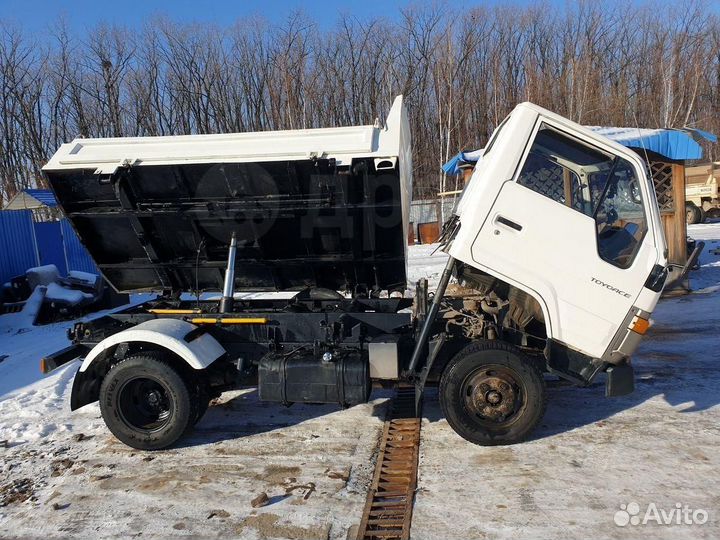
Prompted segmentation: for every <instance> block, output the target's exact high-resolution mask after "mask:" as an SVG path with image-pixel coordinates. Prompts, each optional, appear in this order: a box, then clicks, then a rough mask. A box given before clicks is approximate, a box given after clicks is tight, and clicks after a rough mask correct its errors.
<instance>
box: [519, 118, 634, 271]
mask: <svg viewBox="0 0 720 540" xmlns="http://www.w3.org/2000/svg"><path fill="white" fill-rule="evenodd" d="M518 183H519V184H520V185H522V186H525V187H526V188H528V189H531V190H533V191H535V192H537V193H539V194H541V195H544V196H545V197H548V198H550V199H552V200H554V201H556V202H558V203H559V204H562V205H564V206H567V207H569V208H572V209H574V210H576V211H578V212H581V213H582V214H585V215H586V216H588V217H591V218H593V219H595V223H596V229H597V246H598V253H599V255H600V257H601V258H602V259H603V260H605V261H607V262H609V263H610V264H613V265H615V266H618V267H620V268H628V267H629V266H630V265H631V264H632V261H633V260H634V258H635V255H636V253H637V251H638V249H639V247H640V243H641V241H642V238H643V236H644V235H645V233H646V232H647V221H646V219H645V213H644V209H643V202H642V196H641V194H640V189H639V183H638V178H637V177H636V173H635V169H634V167H633V166H632V164H631V163H630V162H629V161H627V160H625V159H622V158H620V157H617V156H614V155H612V154H609V153H606V152H604V151H602V150H599V149H597V148H594V147H592V146H589V145H587V144H585V143H582V142H580V141H578V140H575V139H573V138H572V137H569V136H568V135H565V134H563V133H561V132H559V131H558V130H556V129H554V128H552V127H550V126H548V125H546V124H541V126H540V129H539V130H538V132H537V135H536V136H535V140H534V141H533V144H532V146H531V147H530V151H529V153H528V156H527V158H526V159H525V163H524V164H523V166H522V169H521V170H520V174H519V177H518Z"/></svg>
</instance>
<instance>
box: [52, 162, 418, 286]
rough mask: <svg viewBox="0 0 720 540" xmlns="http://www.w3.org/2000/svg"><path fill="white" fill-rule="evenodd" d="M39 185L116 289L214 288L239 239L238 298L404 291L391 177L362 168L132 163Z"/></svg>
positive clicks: (67, 174)
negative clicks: (314, 290)
mask: <svg viewBox="0 0 720 540" xmlns="http://www.w3.org/2000/svg"><path fill="white" fill-rule="evenodd" d="M47 176H48V180H49V183H50V185H51V187H52V188H53V190H54V192H55V194H56V196H57V199H58V202H59V203H60V205H61V206H62V208H63V210H64V211H65V213H66V215H67V217H68V218H69V220H70V222H71V223H72V224H73V226H74V227H75V230H76V231H77V233H78V235H79V236H80V239H81V241H82V242H83V244H84V245H85V246H86V247H87V249H88V251H89V252H90V254H91V255H92V257H93V259H94V260H95V262H96V264H97V265H98V267H99V268H100V270H101V271H102V273H103V274H104V276H105V277H106V279H107V280H108V281H109V282H110V283H111V284H112V285H113V286H114V287H115V288H116V289H117V290H118V291H134V290H144V289H152V290H160V289H165V290H175V291H193V290H196V288H199V289H200V290H218V289H220V288H222V282H223V275H224V269H225V265H226V260H227V246H228V244H229V241H230V238H231V236H232V234H233V233H235V234H236V235H237V238H238V251H237V263H236V268H235V288H236V290H293V289H303V288H306V287H326V288H329V289H334V290H349V291H355V290H356V289H358V288H359V289H365V288H366V289H368V290H373V289H375V290H403V289H404V288H405V283H406V276H405V242H406V235H405V232H404V230H403V224H402V208H401V202H400V201H401V194H400V183H399V176H398V171H397V168H396V169H394V170H383V171H376V170H375V166H374V162H373V160H372V159H359V160H354V161H353V163H352V165H351V166H346V167H338V166H336V164H335V161H334V160H327V159H307V160H300V161H277V162H265V163H216V164H184V165H182V164H176V165H140V166H134V167H126V168H121V169H119V170H118V171H117V172H116V173H115V174H113V175H110V176H108V175H98V174H95V172H94V170H87V169H77V170H70V171H67V170H64V171H49V172H48V173H47Z"/></svg>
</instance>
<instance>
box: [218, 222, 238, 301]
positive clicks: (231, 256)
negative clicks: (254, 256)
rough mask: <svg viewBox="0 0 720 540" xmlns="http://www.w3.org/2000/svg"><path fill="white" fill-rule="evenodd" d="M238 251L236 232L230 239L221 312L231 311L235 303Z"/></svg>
mask: <svg viewBox="0 0 720 540" xmlns="http://www.w3.org/2000/svg"><path fill="white" fill-rule="evenodd" d="M236 252H237V240H236V238H235V233H233V234H232V238H231V239H230V248H229V249H228V263H227V268H226V269H225V282H224V283H223V295H222V299H221V300H220V313H230V312H231V311H232V310H233V305H234V303H235V300H234V294H235V253H236Z"/></svg>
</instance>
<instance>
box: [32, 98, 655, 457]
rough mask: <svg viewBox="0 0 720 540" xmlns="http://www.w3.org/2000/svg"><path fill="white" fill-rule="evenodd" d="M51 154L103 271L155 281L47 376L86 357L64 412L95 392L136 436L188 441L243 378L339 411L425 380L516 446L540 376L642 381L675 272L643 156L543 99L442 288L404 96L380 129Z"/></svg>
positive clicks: (478, 196)
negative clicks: (428, 268) (411, 273)
mask: <svg viewBox="0 0 720 540" xmlns="http://www.w3.org/2000/svg"><path fill="white" fill-rule="evenodd" d="M44 171H45V173H46V174H47V179H48V182H49V184H50V185H51V186H52V188H53V190H54V192H55V194H56V196H57V199H58V201H59V203H60V205H61V206H62V208H63V210H64V212H65V214H66V215H67V217H68V219H69V220H70V222H71V223H72V224H73V226H74V227H75V229H76V231H77V233H78V235H79V237H80V238H81V239H82V241H83V243H84V245H85V246H86V247H87V249H88V250H89V252H90V253H91V254H92V256H93V257H94V259H95V261H96V263H97V265H98V267H99V269H100V270H101V272H102V273H103V275H104V277H105V278H106V279H107V281H108V282H109V283H110V284H111V285H112V286H113V287H114V288H115V289H116V290H118V291H124V292H127V291H131V292H132V291H158V292H159V294H158V296H157V297H156V298H155V299H153V300H151V301H149V302H145V303H143V304H140V305H135V306H133V307H130V308H127V309H124V310H121V311H119V312H116V313H112V314H110V315H107V316H105V317H101V318H99V319H96V320H93V321H89V322H81V323H77V324H75V326H74V327H73V328H72V329H71V330H70V332H69V337H70V340H71V342H72V343H71V345H70V346H69V347H68V348H66V349H64V350H62V351H59V352H58V353H56V354H53V355H51V356H48V357H47V358H44V359H43V366H44V370H45V371H49V370H52V369H54V368H55V367H57V366H59V365H62V364H65V363H67V362H70V361H73V360H76V359H77V360H80V361H81V364H80V366H79V369H78V371H77V374H76V375H75V379H74V383H73V388H72V396H71V408H72V409H77V408H79V407H82V406H84V405H87V404H89V403H92V402H95V401H98V400H99V402H100V410H101V412H102V416H103V418H104V420H105V422H106V424H107V426H108V428H109V429H110V431H111V432H112V433H113V434H114V435H115V436H116V437H117V438H118V439H120V440H121V441H122V442H124V443H126V444H127V445H130V446H132V447H135V448H142V449H158V448H164V447H167V446H169V445H171V444H173V443H174V442H175V441H176V440H177V439H178V438H179V437H181V436H182V434H183V433H184V432H185V431H186V430H187V429H188V428H189V427H191V426H192V425H193V424H194V423H196V422H197V421H198V420H199V419H200V418H201V417H202V415H203V413H204V412H205V410H206V409H207V407H208V403H209V401H210V400H211V399H213V398H214V397H216V396H219V395H220V393H221V392H223V391H225V390H228V389H233V388H237V387H239V386H248V385H255V386H257V388H258V392H259V397H260V399H261V400H267V401H276V402H279V403H282V404H285V405H289V404H291V403H294V402H315V403H330V402H336V403H338V404H340V405H341V406H350V405H353V404H357V403H362V402H366V401H367V400H368V399H369V396H370V393H371V390H372V388H373V387H374V386H384V387H392V386H412V387H414V388H415V389H416V400H417V402H418V404H419V402H420V396H421V395H422V392H423V389H424V388H425V387H426V385H430V384H431V385H438V386H439V399H440V402H441V405H442V410H443V411H444V413H445V415H446V417H447V420H448V422H449V423H450V425H451V426H452V427H453V429H454V430H455V431H456V432H457V433H458V434H460V435H461V436H462V437H464V438H465V439H467V440H469V441H472V442H474V443H478V444H488V445H494V444H510V443H516V442H519V441H522V440H524V439H526V438H527V437H528V436H530V434H531V432H532V430H533V428H535V427H536V426H537V424H538V423H539V422H540V419H541V418H542V416H543V413H544V410H545V399H546V398H545V382H544V377H545V375H546V374H552V375H554V376H558V377H560V378H563V379H566V380H568V381H571V382H572V383H575V384H577V385H581V386H582V385H587V384H589V383H590V382H591V381H593V380H595V378H596V377H597V376H598V375H599V374H601V373H605V374H607V382H606V393H607V395H609V396H616V395H623V394H626V393H628V392H631V391H632V390H633V369H632V364H631V361H630V358H631V355H632V353H633V351H634V350H635V348H636V347H637V345H638V343H639V341H640V340H641V338H642V336H643V334H645V332H646V330H647V329H648V326H649V324H650V323H649V320H650V314H651V313H652V311H653V308H654V307H655V304H656V303H657V301H658V298H659V297H660V292H661V290H662V288H663V284H664V281H665V278H666V275H667V250H666V247H665V241H664V238H663V229H662V226H661V223H660V217H659V213H658V208H657V203H656V200H655V195H654V190H653V186H652V183H651V179H650V178H649V177H648V173H647V168H646V167H645V164H644V163H643V162H642V161H641V159H640V158H639V157H638V155H636V154H635V153H633V152H632V151H630V150H628V149H626V148H624V147H623V146H620V145H618V144H616V143H614V142H612V141H610V140H608V139H606V138H604V137H602V136H600V135H598V134H596V133H593V132H592V131H590V130H588V129H585V128H583V127H582V126H580V125H577V124H575V123H573V122H571V121H569V120H567V119H565V118H563V117H561V116H558V115H556V114H553V113H552V112H550V111H547V110H545V109H542V108H540V107H538V106H535V105H533V104H531V103H523V104H520V105H518V106H517V107H516V108H515V110H514V111H513V112H512V113H511V114H510V115H509V116H508V117H507V118H506V119H505V120H504V121H503V122H502V124H501V125H500V126H499V127H498V128H497V129H496V130H495V132H494V133H493V135H492V138H491V139H490V141H489V143H488V145H487V146H486V148H485V149H484V150H483V153H482V157H481V158H480V161H479V162H478V164H477V166H476V168H475V171H474V173H473V175H472V179H471V180H470V182H469V183H468V185H467V186H466V188H465V191H464V193H463V194H462V198H461V200H460V203H459V206H458V208H457V210H456V212H455V213H454V215H453V216H452V217H451V218H450V220H448V222H447V223H446V224H445V226H444V228H443V233H442V237H441V244H440V248H441V249H442V250H443V251H444V252H445V253H447V254H448V256H449V258H448V261H447V265H446V266H445V269H444V272H443V274H442V276H441V278H440V280H439V283H438V284H437V286H436V287H434V290H433V291H429V290H428V283H427V281H426V280H424V279H422V280H420V281H419V282H418V283H417V284H416V285H415V286H414V287H413V289H414V291H413V292H412V293H410V292H408V291H407V288H408V284H407V270H406V267H407V231H408V206H409V203H410V196H411V193H412V185H411V182H412V177H411V176H412V156H411V141H410V131H409V127H408V121H407V116H406V111H405V109H404V106H403V101H402V98H401V97H398V98H397V99H396V100H395V103H394V105H393V107H392V109H391V111H390V113H389V116H388V118H387V121H386V122H385V125H380V123H376V124H375V125H368V126H358V127H344V128H330V129H309V130H297V131H281V132H263V133H243V134H229V135H197V136H173V137H146V138H129V139H124V138H116V139H76V140H74V141H72V142H70V143H68V144H64V145H62V146H61V147H60V149H59V150H58V151H57V153H56V154H55V155H54V156H53V157H52V159H51V160H50V161H49V162H48V163H47V165H46V166H45V167H44ZM208 291H217V295H216V297H214V298H213V297H208V296H207V294H206V295H203V296H201V295H200V293H202V292H206V293H207V292H208ZM244 291H254V292H255V293H257V292H258V291H266V292H267V291H276V293H275V294H269V295H268V294H252V295H247V294H240V293H241V292H244ZM277 291H280V292H282V293H283V294H278V293H277ZM183 293H185V294H183ZM187 293H192V294H196V295H197V298H193V297H189V295H188V294H187ZM567 414H573V413H572V411H568V412H567Z"/></svg>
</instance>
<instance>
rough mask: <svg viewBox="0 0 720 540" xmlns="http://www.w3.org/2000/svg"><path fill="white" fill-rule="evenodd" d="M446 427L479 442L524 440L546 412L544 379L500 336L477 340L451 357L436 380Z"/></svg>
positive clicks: (524, 356) (504, 442) (507, 442)
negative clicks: (492, 338)
mask: <svg viewBox="0 0 720 540" xmlns="http://www.w3.org/2000/svg"><path fill="white" fill-rule="evenodd" d="M439 392H440V405H441V407H442V410H443V413H444V414H445V418H446V419H447V421H448V423H449V424H450V426H451V427H452V428H453V429H454V430H455V431H456V432H457V433H458V434H459V435H460V436H461V437H463V438H464V439H466V440H468V441H470V442H472V443H475V444H480V445H485V446H492V445H503V444H514V443H518V442H521V441H523V440H525V439H526V438H527V437H528V436H529V435H530V433H531V432H532V431H533V429H535V427H536V426H537V425H538V423H539V422H540V420H541V419H542V417H543V414H545V381H544V380H543V377H542V373H541V372H540V370H539V369H538V367H537V365H536V364H535V363H533V361H532V360H531V359H530V358H529V357H528V356H527V355H526V354H524V353H523V352H522V351H520V350H519V349H517V348H515V347H513V346H511V345H509V344H507V343H503V342H501V341H478V342H475V343H473V344H471V345H469V346H467V347H466V348H464V349H463V350H461V351H460V352H459V353H458V354H457V355H455V357H454V358H453V359H452V360H451V361H450V363H449V364H448V365H447V367H446V368H445V370H444V371H443V374H442V377H441V379H440V391H439Z"/></svg>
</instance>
